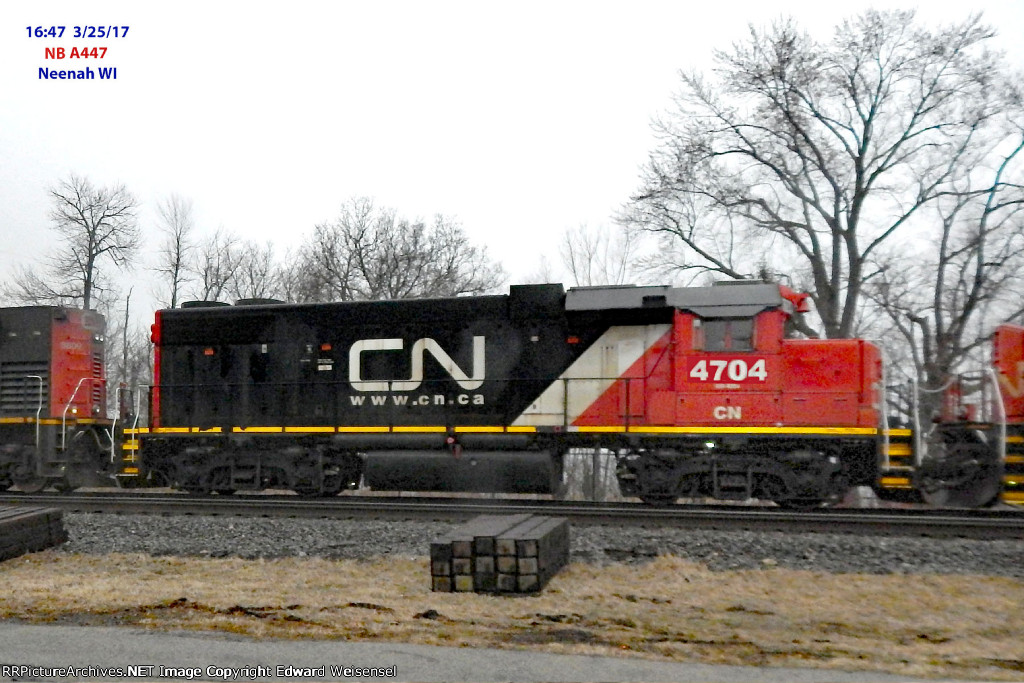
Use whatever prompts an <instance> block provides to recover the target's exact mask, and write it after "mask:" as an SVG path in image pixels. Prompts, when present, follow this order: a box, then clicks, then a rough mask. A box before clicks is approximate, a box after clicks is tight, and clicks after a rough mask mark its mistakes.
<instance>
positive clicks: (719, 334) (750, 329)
mask: <svg viewBox="0 0 1024 683" xmlns="http://www.w3.org/2000/svg"><path fill="white" fill-rule="evenodd" d="M697 322H698V324H699V328H698V329H699V333H698V334H696V335H694V338H695V340H696V341H697V348H698V349H699V350H702V351H753V350H754V319H753V318H708V319H704V320H699V321H697Z"/></svg>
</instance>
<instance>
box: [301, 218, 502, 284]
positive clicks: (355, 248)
mask: <svg viewBox="0 0 1024 683" xmlns="http://www.w3.org/2000/svg"><path fill="white" fill-rule="evenodd" d="M295 269H296V270H297V271H298V272H297V273H293V275H291V276H289V277H287V278H286V280H287V281H288V283H289V284H288V286H287V288H288V289H289V290H291V291H292V292H294V293H296V294H298V295H299V296H300V298H301V300H306V301H350V300H357V299H403V298H411V297H438V296H455V295H459V294H480V293H484V292H488V291H491V290H493V289H495V288H496V287H497V286H498V285H499V284H500V283H501V282H502V280H503V279H504V273H503V271H502V269H501V267H500V266H498V265H496V264H494V263H492V262H491V261H490V259H489V258H488V257H487V254H486V250H485V249H484V248H481V247H476V246H474V245H472V244H471V243H470V242H469V240H468V238H467V237H466V234H465V233H464V232H463V230H462V227H461V226H460V225H459V224H458V223H457V222H456V221H455V220H454V219H452V218H450V217H447V216H443V215H438V216H436V217H435V218H434V221H433V222H432V223H430V224H429V225H428V224H427V223H424V222H421V221H410V220H407V219H404V218H400V217H398V215H397V212H396V211H395V210H394V209H388V208H377V207H376V206H374V203H373V201H372V200H370V199H368V198H357V199H352V200H350V201H349V202H347V203H346V204H345V205H344V206H343V207H342V210H341V214H340V216H339V217H338V218H337V219H336V220H335V221H333V222H331V223H323V224H320V225H317V226H316V228H315V229H314V231H313V235H312V237H311V238H310V239H309V241H308V242H307V243H306V244H305V245H304V246H303V248H302V249H301V252H300V254H299V258H298V260H297V263H296V266H295Z"/></svg>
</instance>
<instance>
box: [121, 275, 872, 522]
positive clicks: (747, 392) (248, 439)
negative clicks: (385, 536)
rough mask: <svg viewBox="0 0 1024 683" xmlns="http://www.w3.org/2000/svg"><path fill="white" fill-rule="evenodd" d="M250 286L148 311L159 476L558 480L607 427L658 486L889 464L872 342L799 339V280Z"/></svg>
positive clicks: (147, 451) (493, 486) (824, 494)
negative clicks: (386, 288) (361, 292)
mask: <svg viewBox="0 0 1024 683" xmlns="http://www.w3.org/2000/svg"><path fill="white" fill-rule="evenodd" d="M240 304H241V305H234V306H230V305H222V304H214V303H212V302H197V303H193V304H189V305H186V306H184V307H182V308H179V309H173V310H162V311H158V312H157V313H156V320H155V324H154V325H153V330H152V341H153V344H154V363H155V365H154V374H155V376H154V383H153V386H152V388H151V390H150V423H149V426H148V427H142V428H136V429H129V430H127V440H126V444H125V447H126V452H127V453H130V454H132V457H133V458H134V457H135V456H136V455H137V456H138V457H137V461H138V462H139V463H141V465H142V467H143V468H144V472H143V474H144V475H145V476H147V477H149V478H150V479H152V480H155V481H157V482H162V483H166V484H170V485H173V486H176V487H179V488H182V489H185V490H188V491H192V492H199V493H206V492H218V493H223V494H227V493H232V492H235V491H251V490H259V489H264V488H270V487H274V488H286V489H292V490H294V491H296V492H298V493H300V494H304V495H310V496H331V495H335V494H337V493H338V492H340V491H341V490H343V489H346V488H351V487H354V486H356V485H357V484H358V483H359V482H361V481H362V482H363V483H364V484H365V485H366V486H368V487H370V488H372V489H379V490H412V491H491V492H507V493H553V492H556V491H557V489H558V487H559V484H560V481H561V474H562V473H561V469H562V460H563V457H564V455H565V454H566V453H567V452H568V451H569V450H570V449H574V448H588V449H593V448H598V449H607V450H608V451H611V452H613V453H614V454H615V456H616V458H617V462H618V478H619V483H620V486H621V488H622V491H623V493H624V494H626V495H636V496H639V497H640V498H641V499H643V500H644V501H646V502H648V503H651V504H658V505H664V504H668V503H671V502H673V501H675V500H676V499H677V498H679V497H690V496H707V497H715V498H722V499H746V498H751V497H756V498H762V499H767V500H772V501H775V502H777V503H779V504H781V505H785V506H792V507H813V506H817V505H821V504H823V503H829V502H833V501H836V500H838V499H840V498H841V497H842V496H843V495H844V494H845V492H846V491H847V490H848V489H849V488H850V487H851V486H859V485H866V486H871V485H874V484H875V483H876V477H877V474H878V458H879V450H878V448H879V447H878V443H879V437H880V434H882V432H883V431H884V420H883V419H882V412H883V411H882V410H881V402H882V396H881V393H880V392H881V384H882V381H881V380H882V369H881V360H880V354H879V352H878V349H877V348H876V347H875V346H874V345H873V344H871V343H870V342H867V341H864V340H858V339H843V340H810V339H791V338H788V336H787V334H786V332H787V328H788V326H789V324H790V321H791V317H792V316H794V315H796V314H798V313H800V312H804V311H806V310H807V303H806V296H805V295H800V294H796V293H794V292H792V291H790V290H788V289H787V288H785V287H781V286H779V285H776V284H765V283H750V282H739V283H729V284H719V285H716V286H711V287H692V288H674V287H636V286H624V287H594V288H574V289H571V290H569V291H568V292H566V291H564V290H563V288H562V287H561V285H523V286H513V287H511V288H510V291H509V293H508V294H507V295H495V296H466V297H453V298H446V299H424V300H401V301H358V302H345V303H323V304H284V303H278V302H269V301H248V302H245V301H243V302H240Z"/></svg>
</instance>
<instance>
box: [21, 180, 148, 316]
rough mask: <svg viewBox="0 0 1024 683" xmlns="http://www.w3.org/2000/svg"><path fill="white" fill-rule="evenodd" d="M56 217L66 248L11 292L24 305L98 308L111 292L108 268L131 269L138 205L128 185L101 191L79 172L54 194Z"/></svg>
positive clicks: (26, 272)
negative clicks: (106, 265) (105, 267)
mask: <svg viewBox="0 0 1024 683" xmlns="http://www.w3.org/2000/svg"><path fill="white" fill-rule="evenodd" d="M50 197H51V199H52V200H53V208H52V210H51V211H50V218H51V219H52V221H53V225H54V229H55V230H56V231H57V233H58V235H59V236H60V239H61V241H62V245H61V246H60V247H59V248H57V249H56V250H55V251H54V252H53V254H52V255H51V256H50V257H48V259H47V261H46V264H45V266H44V268H43V270H42V273H38V272H37V271H36V270H35V269H32V268H29V267H25V268H22V269H18V270H17V271H16V274H15V277H14V279H13V280H12V281H10V282H8V283H7V284H6V285H5V288H4V291H5V294H6V295H7V296H8V297H9V298H12V299H14V300H16V301H19V302H24V303H37V304H38V303H52V304H61V305H81V306H82V308H86V309H88V308H94V307H95V303H96V302H95V299H96V298H97V295H98V294H102V293H103V292H104V291H105V290H106V289H107V288H106V285H105V279H104V270H103V264H104V262H107V263H109V264H111V265H113V266H115V267H116V268H119V269H125V268H127V267H128V266H129V265H130V263H131V257H132V256H133V255H134V253H135V250H136V249H137V247H138V245H139V241H140V238H141V237H140V232H139V228H138V223H137V221H136V210H137V208H138V203H137V202H136V200H135V197H134V196H132V194H131V193H130V192H129V191H128V190H127V189H126V188H125V186H124V185H120V184H119V185H114V186H110V187H99V188H98V187H95V186H94V185H93V184H92V182H90V181H89V179H88V178H84V177H81V176H78V175H75V174H71V175H69V176H68V178H67V179H66V180H62V181H60V182H59V183H58V184H57V185H56V186H55V187H54V188H52V189H51V190H50Z"/></svg>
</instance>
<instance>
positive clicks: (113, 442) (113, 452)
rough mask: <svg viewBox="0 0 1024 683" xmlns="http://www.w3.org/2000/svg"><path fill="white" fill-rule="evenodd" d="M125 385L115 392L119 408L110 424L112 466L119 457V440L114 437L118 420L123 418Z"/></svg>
mask: <svg viewBox="0 0 1024 683" xmlns="http://www.w3.org/2000/svg"><path fill="white" fill-rule="evenodd" d="M122 386H123V385H121V384H118V385H117V391H115V392H114V405H115V406H117V407H116V409H115V410H114V420H113V422H111V423H110V464H111V465H113V464H114V460H115V458H116V457H117V443H116V442H117V439H115V438H114V435H115V434H117V418H118V417H120V416H121V388H122Z"/></svg>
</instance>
